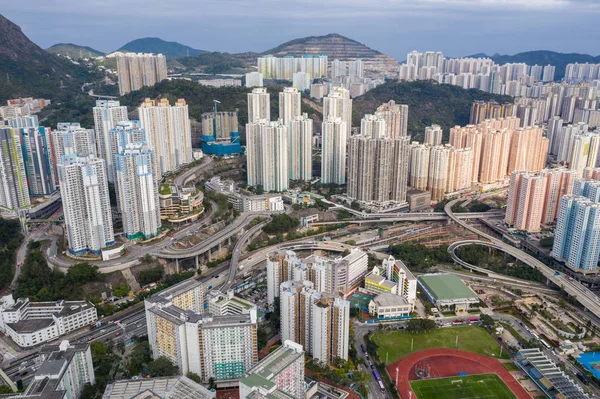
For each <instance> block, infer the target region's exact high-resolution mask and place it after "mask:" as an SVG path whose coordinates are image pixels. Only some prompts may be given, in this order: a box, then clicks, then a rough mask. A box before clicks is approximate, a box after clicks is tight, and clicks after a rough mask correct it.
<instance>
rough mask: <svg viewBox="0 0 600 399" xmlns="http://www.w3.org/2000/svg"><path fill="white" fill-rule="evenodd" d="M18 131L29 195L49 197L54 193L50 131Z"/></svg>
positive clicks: (28, 129) (34, 129) (34, 128)
mask: <svg viewBox="0 0 600 399" xmlns="http://www.w3.org/2000/svg"><path fill="white" fill-rule="evenodd" d="M19 130H20V132H21V148H22V151H23V162H24V164H25V173H26V176H27V186H28V187H29V194H30V195H31V196H44V195H50V194H52V193H53V192H55V191H56V184H55V183H56V178H55V176H54V167H53V159H52V145H51V139H50V129H49V128H45V127H43V126H38V127H27V128H21V129H19Z"/></svg>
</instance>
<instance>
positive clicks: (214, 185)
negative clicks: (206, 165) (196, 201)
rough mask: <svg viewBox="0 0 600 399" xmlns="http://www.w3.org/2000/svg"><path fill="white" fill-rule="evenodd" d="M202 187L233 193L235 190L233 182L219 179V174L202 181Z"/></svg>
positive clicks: (216, 191) (213, 190) (217, 191)
mask: <svg viewBox="0 0 600 399" xmlns="http://www.w3.org/2000/svg"><path fill="white" fill-rule="evenodd" d="M204 188H206V189H207V190H208V191H212V192H213V193H220V194H226V193H233V192H234V191H235V182H234V181H233V180H221V176H214V177H212V178H211V179H210V180H209V181H207V182H206V183H204Z"/></svg>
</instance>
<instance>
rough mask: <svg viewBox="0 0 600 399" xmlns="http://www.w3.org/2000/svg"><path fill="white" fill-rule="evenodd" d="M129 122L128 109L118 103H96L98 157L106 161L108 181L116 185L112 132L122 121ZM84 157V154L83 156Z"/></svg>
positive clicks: (104, 101)
mask: <svg viewBox="0 0 600 399" xmlns="http://www.w3.org/2000/svg"><path fill="white" fill-rule="evenodd" d="M127 120H129V118H128V116H127V107H126V106H124V105H123V106H121V104H120V103H119V102H118V101H106V100H98V101H96V106H95V107H94V130H95V132H96V145H97V147H98V151H97V154H98V157H99V158H101V159H104V162H105V163H106V171H107V173H108V181H110V182H112V183H114V181H115V176H114V167H113V155H114V154H113V153H112V152H111V140H110V131H111V130H112V129H114V128H115V126H117V123H119V122H121V121H127ZM82 155H83V154H82Z"/></svg>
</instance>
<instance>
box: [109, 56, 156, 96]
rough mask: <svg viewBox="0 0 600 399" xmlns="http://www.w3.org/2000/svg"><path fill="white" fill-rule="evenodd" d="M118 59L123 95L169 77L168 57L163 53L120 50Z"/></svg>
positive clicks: (121, 93) (118, 72)
mask: <svg viewBox="0 0 600 399" xmlns="http://www.w3.org/2000/svg"><path fill="white" fill-rule="evenodd" d="M116 59H117V74H118V76H119V94H120V95H121V96H122V95H125V94H127V93H129V92H132V91H135V90H139V89H141V88H142V87H143V86H154V85H155V84H157V83H159V82H160V81H162V80H165V79H166V78H167V59H166V57H165V56H164V55H162V54H156V55H155V54H142V53H138V54H136V53H120V52H118V53H116Z"/></svg>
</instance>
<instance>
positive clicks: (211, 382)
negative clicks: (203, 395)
mask: <svg viewBox="0 0 600 399" xmlns="http://www.w3.org/2000/svg"><path fill="white" fill-rule="evenodd" d="M208 389H217V384H215V378H214V377H210V378H209V379H208Z"/></svg>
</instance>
